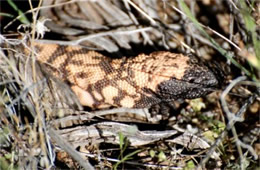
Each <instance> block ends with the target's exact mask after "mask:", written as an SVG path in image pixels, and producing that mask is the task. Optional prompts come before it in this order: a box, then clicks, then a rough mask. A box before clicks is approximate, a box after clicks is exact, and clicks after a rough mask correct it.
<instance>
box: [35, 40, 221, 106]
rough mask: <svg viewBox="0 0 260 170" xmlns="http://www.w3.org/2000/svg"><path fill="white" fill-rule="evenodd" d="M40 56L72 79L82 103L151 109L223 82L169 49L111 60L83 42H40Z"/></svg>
mask: <svg viewBox="0 0 260 170" xmlns="http://www.w3.org/2000/svg"><path fill="white" fill-rule="evenodd" d="M35 49H36V52H37V60H38V61H39V62H40V63H43V64H44V65H45V66H46V68H48V69H49V70H50V72H52V74H53V75H54V76H55V77H57V78H59V79H61V80H62V81H66V82H68V83H69V84H70V87H71V89H72V90H73V91H74V92H75V94H76V95H77V97H78V98H79V101H80V103H81V104H82V105H84V106H88V107H91V108H93V109H101V108H108V107H111V106H113V107H128V108H149V107H150V106H152V105H154V104H158V103H160V102H162V101H166V102H168V101H172V100H175V99H192V98H198V97H201V96H203V95H206V94H208V93H209V92H211V91H212V90H213V89H214V87H216V86H217V85H218V84H219V82H218V80H217V78H216V76H215V75H214V73H213V72H212V71H211V70H210V69H209V68H208V67H206V66H205V65H203V64H202V63H200V62H199V61H197V60H196V59H195V58H194V57H193V56H186V55H182V54H175V53H171V52H167V51H159V52H153V53H151V54H150V55H145V54H140V55H138V56H136V57H128V58H127V57H123V58H121V59H111V58H109V57H106V56H104V55H102V54H100V53H98V52H95V51H90V50H87V49H86V48H83V47H80V46H64V45H58V44H45V43H35Z"/></svg>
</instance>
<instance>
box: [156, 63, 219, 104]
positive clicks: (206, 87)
mask: <svg viewBox="0 0 260 170" xmlns="http://www.w3.org/2000/svg"><path fill="white" fill-rule="evenodd" d="M220 81H221V80H220V79H219V78H218V77H217V75H216V74H215V73H214V71H212V70H211V69H210V68H209V67H207V66H206V65H204V64H202V62H199V61H198V60H194V59H193V58H191V59H190V61H189V62H188V63H187V66H186V68H185V69H184V74H183V76H182V78H180V79H176V78H175V77H173V78H171V79H170V80H167V81H164V82H162V83H160V84H159V85H158V94H159V95H160V98H162V99H165V100H172V99H193V98H198V97H202V96H205V95H206V94H208V93H210V92H213V91H215V90H216V89H217V88H218V87H219V86H220V84H221V82H220Z"/></svg>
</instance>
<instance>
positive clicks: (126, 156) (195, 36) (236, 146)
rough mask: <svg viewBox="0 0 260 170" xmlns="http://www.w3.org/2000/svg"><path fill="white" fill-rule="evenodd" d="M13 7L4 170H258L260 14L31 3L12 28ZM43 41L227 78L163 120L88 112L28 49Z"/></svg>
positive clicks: (248, 9)
mask: <svg viewBox="0 0 260 170" xmlns="http://www.w3.org/2000/svg"><path fill="white" fill-rule="evenodd" d="M16 3H17V4H16ZM23 3H26V2H23ZM10 4H16V5H17V7H18V6H19V3H18V2H15V1H9V4H8V3H2V5H1V8H2V9H1V10H3V12H2V15H1V22H2V23H5V22H6V21H8V22H6V23H9V24H8V25H6V24H5V25H2V27H1V29H2V34H1V35H0V42H1V51H0V92H1V93H0V94H1V97H0V146H1V147H0V169H7V168H9V169H41V168H54V167H57V168H61V169H68V168H70V169H75V168H76V169H79V168H85V169H104V168H110V169H112V168H113V169H150V168H151V169H195V168H202V169H255V168H257V167H259V164H258V162H259V147H260V143H259V133H260V129H259V107H260V106H259V94H260V85H259V76H260V73H259V70H260V69H259V68H260V45H259V44H260V42H259V31H260V28H259V24H260V23H259V21H260V19H259V16H260V15H259V14H260V3H259V2H257V1H233V0H228V1H218V0H202V1H182V0H179V1H161V0H157V1H145V0H143V1H134V0H122V1H117V0H109V1H105V0H104V1H103V0H101V1H83V0H71V1H69V0H68V1H66V0H40V1H35V2H34V3H33V4H32V2H31V1H30V0H28V4H29V5H28V9H19V10H20V11H21V10H24V14H21V13H20V15H19V16H18V17H17V18H16V20H15V21H14V22H10V18H6V17H7V16H6V15H3V14H4V12H5V11H4V10H5V9H4V7H3V6H4V5H6V8H11V5H10ZM26 10H27V11H26ZM16 11H17V10H16ZM11 14H12V15H13V16H14V17H15V15H16V14H15V11H14V13H11ZM30 16H32V18H33V19H32V20H31V23H30V24H29V23H26V22H27V20H28V19H26V17H27V18H28V17H30ZM20 22H23V23H24V24H23V25H20ZM44 25H45V26H47V27H48V29H46V28H45V27H44ZM3 26H4V27H3ZM12 28H15V29H13V30H12ZM16 28H17V29H16ZM11 31H15V33H14V32H11ZM46 31H47V32H46ZM48 31H49V32H48ZM16 32H19V34H18V33H16ZM18 35H19V38H18ZM43 37H44V39H45V40H44V41H47V40H46V39H49V40H50V39H51V40H52V41H55V42H56V43H59V44H68V45H83V46H86V47H88V48H89V49H91V50H99V51H103V52H104V53H106V54H109V55H111V56H112V57H120V56H134V55H136V54H138V53H140V52H146V53H149V52H151V51H157V50H170V51H173V52H178V53H193V54H195V55H197V56H198V57H200V58H203V60H205V61H206V62H207V63H208V64H209V65H215V64H214V63H217V65H218V67H220V69H222V70H223V72H224V73H225V75H226V77H225V80H223V87H222V88H221V89H219V90H216V91H215V92H213V93H212V94H210V95H208V96H206V97H204V98H200V99H195V100H185V101H174V103H173V105H174V108H171V107H169V108H167V110H166V111H165V110H164V111H162V109H163V108H162V107H161V106H156V107H155V108H153V110H151V109H150V110H149V109H125V108H115V109H110V110H99V111H91V110H89V109H87V108H82V106H80V104H79V102H78V100H77V98H76V97H75V95H74V93H73V92H72V91H71V90H70V88H69V86H68V85H66V84H65V83H64V82H61V81H60V80H57V79H55V78H54V77H52V76H51V75H50V74H49V73H48V72H47V71H46V70H45V69H44V67H43V66H42V65H40V64H39V63H37V62H36V58H35V57H36V56H35V54H34V49H33V47H30V46H27V42H28V41H36V40H37V39H39V38H43ZM23 48H28V49H30V50H31V55H30V56H25V54H24V53H23ZM154 110H156V111H157V112H164V113H165V112H167V113H168V114H169V117H167V119H165V118H164V116H165V115H163V114H156V115H153V112H154ZM157 112H156V113H157Z"/></svg>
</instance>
